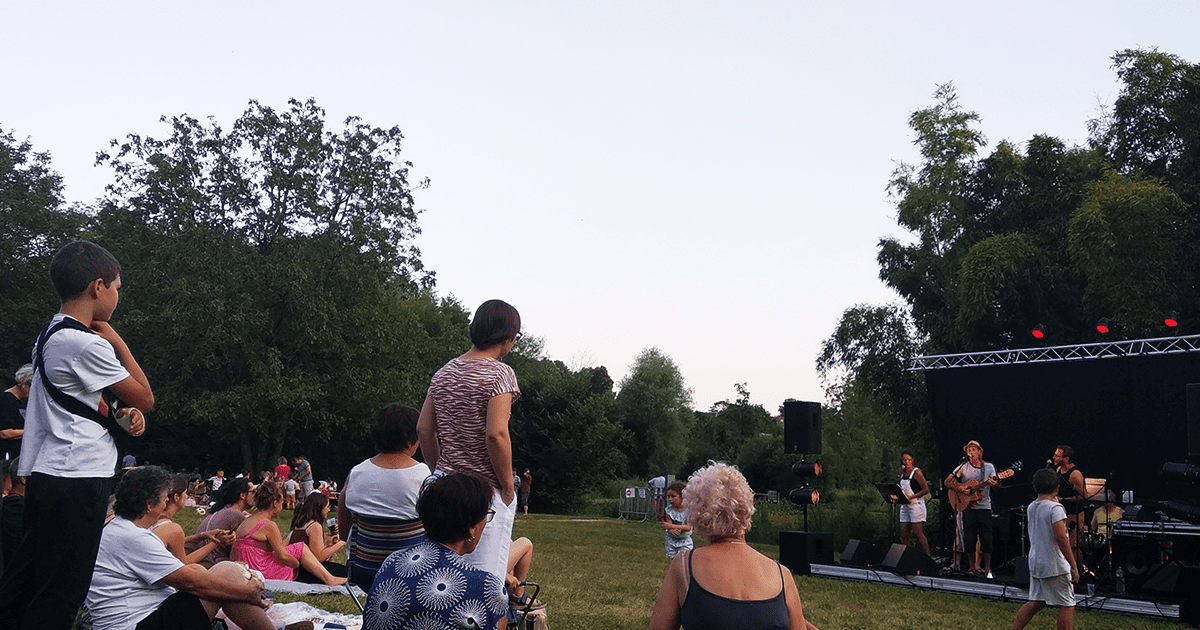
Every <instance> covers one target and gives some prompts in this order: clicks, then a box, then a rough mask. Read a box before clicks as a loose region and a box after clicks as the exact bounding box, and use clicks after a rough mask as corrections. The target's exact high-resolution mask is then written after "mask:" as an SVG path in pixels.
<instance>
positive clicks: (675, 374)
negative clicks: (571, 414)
mask: <svg viewBox="0 0 1200 630" xmlns="http://www.w3.org/2000/svg"><path fill="white" fill-rule="evenodd" d="M632 367H633V369H632V370H630V372H629V374H628V375H627V376H626V377H625V378H624V379H621V384H620V392H619V393H618V394H617V400H616V407H615V409H614V413H615V414H616V417H617V418H618V419H619V421H620V424H621V426H622V427H623V428H624V429H625V430H626V431H628V433H629V435H628V438H629V439H628V442H627V445H626V449H625V450H626V452H627V453H628V455H629V473H630V474H632V475H637V476H642V477H645V476H648V475H650V474H651V473H654V474H658V473H670V474H679V473H681V472H682V471H681V468H683V464H684V461H685V460H686V458H687V449H688V434H689V432H690V431H691V428H692V423H693V413H692V410H691V409H690V407H691V403H692V393H691V390H690V389H688V388H687V387H686V386H685V385H684V383H683V375H682V374H680V373H679V368H678V367H677V366H676V365H675V362H674V361H672V360H671V358H670V357H668V356H667V355H665V354H663V353H662V351H661V350H659V349H658V348H649V349H646V350H643V351H642V352H641V354H639V355H638V356H637V358H636V359H635V360H634V363H633V366H632Z"/></svg>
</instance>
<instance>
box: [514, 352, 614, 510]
mask: <svg viewBox="0 0 1200 630" xmlns="http://www.w3.org/2000/svg"><path fill="white" fill-rule="evenodd" d="M541 341H542V340H541V339H538V338H531V337H529V336H526V337H525V338H523V339H522V340H521V343H520V344H519V345H518V347H517V348H516V349H515V350H514V352H513V353H512V354H510V355H509V357H508V358H507V359H505V360H506V362H508V363H510V364H512V366H513V369H514V370H516V371H517V378H518V379H519V380H520V384H521V397H520V398H519V399H517V402H516V403H515V404H514V405H513V414H512V420H511V421H510V423H509V428H510V434H511V436H512V442H513V462H514V465H515V466H517V467H518V468H522V469H523V468H529V469H531V470H532V472H533V476H534V480H535V481H534V483H535V485H536V490H535V491H534V493H533V498H532V504H533V508H534V509H536V510H538V511H546V512H557V513H563V512H570V511H572V510H574V509H577V508H579V507H581V506H582V504H583V501H584V499H585V497H586V496H587V493H588V492H590V491H592V490H595V489H597V488H599V487H601V486H602V485H603V482H604V481H606V480H608V479H610V478H612V477H614V476H615V475H616V472H617V471H618V470H619V469H620V468H622V467H623V466H624V465H625V455H624V454H623V453H622V452H621V450H620V448H619V445H620V435H621V429H620V427H619V426H617V424H616V423H614V422H613V421H612V420H611V419H610V418H609V413H610V411H611V410H612V407H613V404H614V396H613V392H612V380H611V379H608V375H607V370H605V369H604V368H603V367H600V368H583V369H580V370H576V371H572V370H571V369H570V368H568V367H567V366H566V365H565V364H563V363H562V362H561V361H552V360H550V359H547V358H545V356H544V355H543V353H542V350H541V348H542V343H541ZM605 380H607V383H605Z"/></svg>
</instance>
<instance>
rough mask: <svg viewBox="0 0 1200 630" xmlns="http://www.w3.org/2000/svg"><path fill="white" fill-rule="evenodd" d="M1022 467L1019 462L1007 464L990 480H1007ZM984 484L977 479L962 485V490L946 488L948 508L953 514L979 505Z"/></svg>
mask: <svg viewBox="0 0 1200 630" xmlns="http://www.w3.org/2000/svg"><path fill="white" fill-rule="evenodd" d="M1022 466H1024V464H1022V463H1021V462H1020V461H1015V462H1013V463H1011V464H1009V465H1008V468H1005V469H1004V470H1002V471H1000V472H998V473H996V475H995V476H994V477H992V478H993V479H997V480H1000V479H1008V478H1009V477H1011V476H1013V475H1014V474H1016V472H1017V471H1018V470H1021V468H1022ZM985 483H987V482H986V481H980V480H979V479H970V480H968V481H966V482H965V483H963V486H964V487H963V489H962V490H958V489H955V488H951V487H949V486H946V490H947V491H948V492H947V494H948V495H949V498H950V507H952V508H954V511H955V512H962V511H963V510H969V509H971V506H973V505H975V504H976V503H979V502H980V501H981V500H982V499H983V486H984V484H985Z"/></svg>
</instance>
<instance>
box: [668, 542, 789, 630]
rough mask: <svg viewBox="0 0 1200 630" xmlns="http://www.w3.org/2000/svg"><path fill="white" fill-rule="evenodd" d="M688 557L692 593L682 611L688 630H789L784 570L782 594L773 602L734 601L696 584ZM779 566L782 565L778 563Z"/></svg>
mask: <svg viewBox="0 0 1200 630" xmlns="http://www.w3.org/2000/svg"><path fill="white" fill-rule="evenodd" d="M692 555H694V553H690V554H688V592H687V597H686V598H684V600H683V606H681V607H680V608H679V621H680V622H681V623H682V624H683V628H684V630H787V629H788V625H789V620H788V609H787V601H786V599H785V598H784V594H783V591H784V589H783V568H780V569H779V594H778V595H776V596H775V597H772V598H770V599H757V600H745V599H730V598H728V597H721V596H720V595H714V594H712V593H710V592H708V591H706V590H704V587H703V586H700V584H699V583H697V582H696V576H694V575H693V574H692ZM776 565H777V566H778V563H776Z"/></svg>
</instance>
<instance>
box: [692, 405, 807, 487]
mask: <svg viewBox="0 0 1200 630" xmlns="http://www.w3.org/2000/svg"><path fill="white" fill-rule="evenodd" d="M733 387H734V389H735V390H736V391H737V399H736V400H734V401H733V402H730V401H728V400H722V401H720V402H718V403H715V404H713V406H712V409H710V410H709V411H707V412H697V413H696V417H695V423H694V424H693V425H692V431H691V440H690V442H691V444H690V447H689V448H688V458H687V463H686V466H685V467H684V468H685V469H686V471H694V470H697V469H699V468H700V467H702V466H704V465H705V464H706V463H708V460H710V459H711V460H714V461H719V462H737V461H739V457H740V454H741V452H742V447H743V445H745V444H746V443H747V442H748V441H749V440H751V439H753V438H756V437H758V436H761V435H773V434H774V433H776V432H778V429H779V423H777V422H775V420H774V419H773V418H771V414H770V413H768V412H767V410H766V409H764V408H763V406H762V405H752V404H750V391H749V390H748V389H746V384H745V383H735V384H734V386H733ZM779 448H780V454H782V449H783V445H782V442H781V443H780V447H779ZM743 472H745V471H743Z"/></svg>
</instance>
